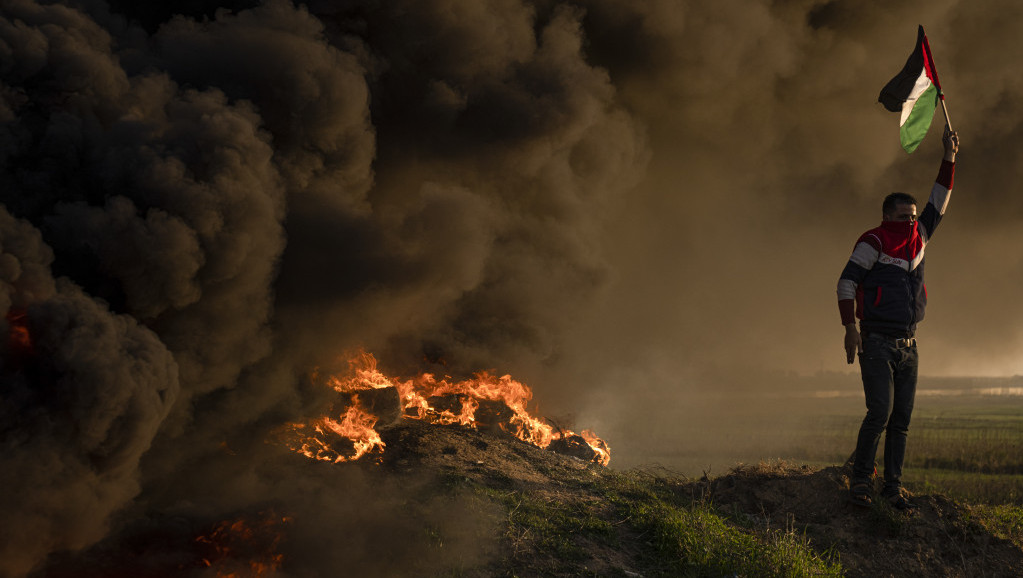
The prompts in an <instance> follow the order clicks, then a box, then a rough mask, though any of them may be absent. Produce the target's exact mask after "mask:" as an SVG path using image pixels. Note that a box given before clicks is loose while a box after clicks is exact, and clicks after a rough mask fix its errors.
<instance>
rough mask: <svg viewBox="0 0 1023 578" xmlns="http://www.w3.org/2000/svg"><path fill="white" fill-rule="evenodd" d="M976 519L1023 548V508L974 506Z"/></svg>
mask: <svg viewBox="0 0 1023 578" xmlns="http://www.w3.org/2000/svg"><path fill="white" fill-rule="evenodd" d="M973 514H974V516H975V517H976V520H977V521H978V522H979V523H980V524H982V525H984V527H986V528H987V529H988V530H989V531H990V532H991V533H992V534H994V535H995V536H997V537H999V538H1001V539H1003V540H1009V541H1011V542H1012V543H1013V544H1015V545H1016V546H1018V547H1020V548H1023V508H1021V507H1018V506H1008V505H998V506H986V505H981V506H974V507H973Z"/></svg>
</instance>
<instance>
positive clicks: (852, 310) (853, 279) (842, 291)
mask: <svg viewBox="0 0 1023 578" xmlns="http://www.w3.org/2000/svg"><path fill="white" fill-rule="evenodd" d="M880 254H881V240H880V239H878V238H877V237H876V236H875V235H872V234H870V233H865V234H864V235H863V236H861V237H860V238H859V240H858V241H856V246H855V247H853V252H852V255H851V256H850V257H849V262H848V263H846V264H845V269H843V270H842V275H841V276H840V277H839V278H838V312H839V314H840V315H841V317H842V325H848V324H850V323H855V322H856V290H857V288H859V286H860V284H861V283H863V279H864V278H865V277H866V276H867V273H868V272H869V271H870V269H871V268H872V267H873V266H874V263H876V262H877V258H878V256H880Z"/></svg>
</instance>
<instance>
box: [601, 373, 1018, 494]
mask: <svg viewBox="0 0 1023 578" xmlns="http://www.w3.org/2000/svg"><path fill="white" fill-rule="evenodd" d="M826 377H827V378H826V379H815V378H807V377H803V378H792V379H789V380H788V381H784V382H782V383H777V382H775V381H767V380H764V381H763V382H762V383H756V382H754V383H753V385H751V387H750V388H749V389H748V390H747V391H745V392H743V393H741V394H739V395H734V394H731V393H726V392H713V391H710V392H704V393H703V394H702V395H699V394H696V395H694V394H681V395H679V397H678V398H675V399H671V400H665V401H663V402H660V403H658V404H651V405H653V406H654V407H655V411H651V412H650V414H649V415H648V419H647V420H646V421H645V422H642V423H639V424H637V425H636V426H634V429H633V430H628V431H624V432H620V433H619V437H618V439H617V440H616V439H612V440H611V441H612V466H616V465H617V466H619V467H626V468H627V467H630V466H632V465H641V464H646V463H656V464H660V465H663V466H665V467H667V468H670V469H673V470H676V471H679V472H681V473H683V474H684V475H687V476H690V477H699V476H701V475H703V474H704V473H707V474H709V475H710V476H712V477H713V476H715V475H721V474H724V473H727V472H728V470H729V469H730V468H731V467H733V466H734V465H736V464H737V463H747V464H748V463H756V462H758V461H769V460H776V459H781V460H785V461H791V462H795V463H806V464H810V465H815V466H828V465H836V464H843V463H845V461H846V460H847V459H848V458H849V456H850V454H852V451H853V449H854V447H855V443H856V433H857V431H858V430H859V425H860V421H861V420H862V419H863V415H864V413H865V411H866V409H865V407H864V403H863V393H862V389H861V386H860V384H859V376H858V375H835V376H826ZM616 442H617V443H616ZM883 447H884V438H883V437H882V440H881V443H880V445H879V449H878V456H877V458H878V463H882V460H883V454H884V450H883ZM616 450H618V454H617V458H616V454H615V453H614V452H615V451H616ZM616 459H617V462H616ZM903 481H904V483H905V484H906V486H907V487H908V488H909V489H910V490H911V491H913V492H914V493H921V494H923V493H942V494H945V495H948V496H950V497H954V498H957V499H960V500H964V501H967V502H971V503H988V504H1013V505H1017V506H1019V505H1023V378H1004V379H1001V380H996V379H983V378H977V379H972V378H964V379H953V378H943V379H935V378H930V379H928V378H921V380H920V387H919V390H918V396H917V400H916V407H915V410H914V413H913V421H912V423H911V425H910V431H909V445H908V448H907V455H906V469H905V471H904V474H903Z"/></svg>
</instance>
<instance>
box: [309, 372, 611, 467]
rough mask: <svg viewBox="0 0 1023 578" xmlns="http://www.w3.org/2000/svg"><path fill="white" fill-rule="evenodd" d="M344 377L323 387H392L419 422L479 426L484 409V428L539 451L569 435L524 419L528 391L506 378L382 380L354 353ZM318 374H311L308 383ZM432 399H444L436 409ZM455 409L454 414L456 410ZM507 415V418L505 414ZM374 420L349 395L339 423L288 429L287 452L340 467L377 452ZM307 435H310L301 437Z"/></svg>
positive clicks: (592, 441) (597, 446)
mask: <svg viewBox="0 0 1023 578" xmlns="http://www.w3.org/2000/svg"><path fill="white" fill-rule="evenodd" d="M348 366H349V371H348V373H347V374H346V375H332V376H330V377H328V378H327V379H326V383H327V384H328V385H329V386H331V387H333V388H334V390H336V391H338V392H340V393H354V392H359V391H367V390H372V389H381V388H387V387H394V388H395V389H396V390H397V391H398V394H399V395H400V397H401V404H402V411H403V415H404V417H407V418H411V419H420V420H425V421H428V422H430V423H436V424H445V425H447V424H459V425H463V426H466V427H471V428H476V427H478V426H479V425H481V424H480V419H481V417H480V408H481V407H483V406H484V405H487V407H488V409H489V410H491V412H492V413H493V411H494V410H493V408H494V407H497V408H498V409H497V410H496V413H497V414H498V415H497V416H487V417H486V418H483V419H484V421H485V422H492V423H487V425H496V426H497V427H499V428H500V429H502V430H504V431H507V432H509V433H511V434H512V435H514V436H515V437H517V438H519V439H521V440H523V441H525V442H528V443H531V444H533V445H535V446H537V447H540V448H546V447H548V446H550V444H551V443H552V442H554V441H556V440H559V439H562V438H566V437H569V436H572V437H576V434H575V433H574V432H571V431H568V430H563V429H559V428H555V427H554V426H552V425H551V424H549V423H547V422H546V421H544V420H542V419H538V418H535V417H533V416H532V415H530V414H529V412H528V411H527V409H526V406H527V404H528V403H529V401H530V400H531V399H532V398H533V392H532V390H531V389H530V388H529V387H528V386H527V385H525V384H523V383H521V382H519V381H516V380H514V379H512V378H511V376H509V375H503V376H501V377H496V376H495V375H493V374H491V373H489V372H480V373H477V374H476V375H475V377H474V378H472V379H466V380H462V381H453V380H451V378H450V377H448V378H445V379H440V380H438V379H437V378H436V377H435V376H434V375H433V374H431V373H424V374H422V375H420V376H418V377H415V378H412V379H408V380H405V381H400V380H397V379H390V378H388V377H386V376H385V375H384V374H383V373H381V372H380V371H379V370H378V369H377V360H376V358H375V357H373V355H372V354H370V353H366V352H359V353H358V354H357V355H356V356H355V357H354V358H352V359H350V360H349V361H348ZM317 378H318V375H317V374H314V379H317ZM437 400H444V403H442V404H441V405H440V406H438V405H437V404H438V403H439V402H438V401H437ZM456 406H457V409H456ZM505 414H507V415H505ZM376 422H377V419H376V417H375V416H373V415H372V414H371V413H370V412H368V411H367V410H366V409H365V408H364V407H363V406H362V405H361V404H360V402H359V397H358V394H357V393H356V394H355V395H353V398H352V404H351V405H350V406H349V407H348V410H347V412H346V413H345V414H344V415H342V416H340V420H339V421H335V420H333V419H331V418H329V417H324V418H320V419H318V420H315V421H313V422H310V423H309V424H290V427H291V428H292V430H291V431H292V434H293V436H292V437H293V438H294V439H296V440H298V441H297V442H292V443H290V444H289V447H291V449H293V450H294V451H297V452H299V453H301V454H303V455H305V456H307V457H310V458H313V459H316V460H323V461H333V462H335V463H337V462H343V461H352V460H356V459H359V458H360V457H362V456H363V455H365V454H367V453H369V452H371V451H383V449H384V442H383V441H382V440H381V438H380V436H379V434H377V432H376V430H375V429H374V426H375V425H376ZM308 430H312V433H307V431H308ZM327 432H330V433H332V434H336V435H338V436H341V437H345V438H347V439H349V440H351V441H352V443H354V445H355V450H354V452H355V453H354V455H352V456H346V455H343V454H342V453H340V452H338V451H337V450H335V449H334V448H333V447H332V446H331V444H330V443H329V442H327V441H326V440H325V439H324V438H325V436H328V437H329V434H328V433H327ZM580 435H581V438H582V439H583V440H585V443H586V444H588V445H589V446H590V449H591V450H592V451H593V455H594V457H593V461H595V462H597V463H600V464H602V465H607V464H608V463H609V462H610V460H611V451H610V449H609V448H608V445H607V443H606V442H605V441H604V440H602V439H600V438H599V437H597V436H596V435H595V434H594V433H593V432H592V431H589V430H585V431H583V432H582V433H581V434H580Z"/></svg>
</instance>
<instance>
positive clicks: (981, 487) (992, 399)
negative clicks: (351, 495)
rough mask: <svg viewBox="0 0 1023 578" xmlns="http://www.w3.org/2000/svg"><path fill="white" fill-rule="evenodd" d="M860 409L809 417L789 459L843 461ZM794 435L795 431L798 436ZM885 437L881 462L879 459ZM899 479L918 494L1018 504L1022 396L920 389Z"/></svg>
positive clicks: (1022, 474)
mask: <svg viewBox="0 0 1023 578" xmlns="http://www.w3.org/2000/svg"><path fill="white" fill-rule="evenodd" d="M861 419H862V416H861V415H860V414H858V413H857V414H855V415H850V413H849V412H845V413H841V414H839V413H835V414H828V415H822V416H819V417H816V418H808V419H807V420H806V421H805V426H804V427H802V428H799V430H798V433H796V434H795V435H794V436H793V438H794V439H793V444H792V446H791V447H790V448H789V449H788V451H783V452H782V453H788V454H790V455H788V456H786V457H787V458H788V459H793V460H803V461H807V462H810V463H822V464H824V463H832V464H833V463H842V462H844V461H845V460H846V459H847V458H848V457H849V454H850V453H851V449H850V448H851V444H853V443H854V440H855V439H856V433H857V431H858V429H859V424H860V420H861ZM795 438H798V439H795ZM883 446H884V438H883V437H882V440H881V444H880V447H879V449H878V463H879V464H880V463H883V459H884V450H883ZM903 480H904V482H905V484H906V486H907V488H909V489H910V490H911V491H913V492H914V493H918V494H931V493H941V494H945V495H948V496H950V497H953V498H956V499H959V500H962V501H965V502H968V503H984V504H1014V505H1017V506H1019V505H1023V397H1020V396H970V395H949V396H943V395H925V396H921V397H920V398H918V400H917V408H916V410H915V412H914V415H913V422H912V424H911V426H910V434H909V441H908V447H907V451H906V469H905V471H904V473H903Z"/></svg>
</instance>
